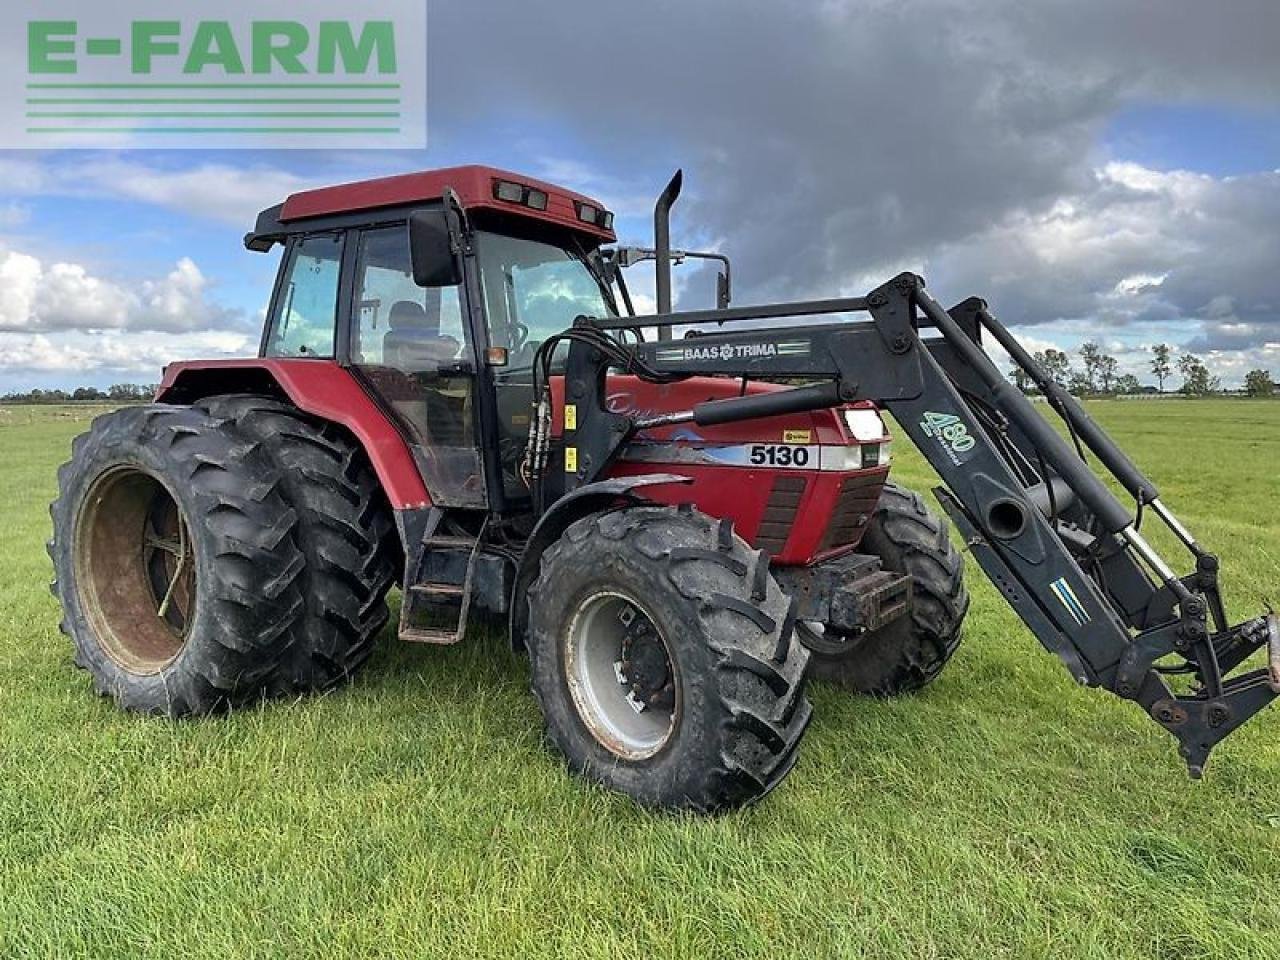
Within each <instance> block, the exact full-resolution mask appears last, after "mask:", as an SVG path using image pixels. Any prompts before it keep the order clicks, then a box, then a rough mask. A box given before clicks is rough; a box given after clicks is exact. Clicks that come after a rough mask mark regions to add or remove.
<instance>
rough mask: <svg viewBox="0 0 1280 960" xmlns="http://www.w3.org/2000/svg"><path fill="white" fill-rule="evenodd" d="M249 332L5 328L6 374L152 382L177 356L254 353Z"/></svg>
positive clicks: (1, 357)
mask: <svg viewBox="0 0 1280 960" xmlns="http://www.w3.org/2000/svg"><path fill="white" fill-rule="evenodd" d="M254 346H255V338H253V337H251V336H250V335H248V334H242V333H227V332H216V331H202V332H198V333H180V334H160V335H157V334H146V335H143V334H137V333H129V332H125V331H111V332H105V333H81V332H70V331H62V332H57V333H51V334H43V333H38V334H16V333H6V332H0V373H3V372H34V373H63V374H66V375H67V379H66V382H67V384H68V385H71V384H74V383H75V382H77V381H76V379H75V377H76V376H77V375H81V374H84V375H92V374H97V373H118V374H121V375H130V376H134V377H136V378H138V379H142V380H144V381H146V382H151V381H156V380H159V379H160V371H161V368H162V367H163V366H164V365H165V364H166V363H170V362H171V361H174V360H184V359H195V358H218V357H230V356H243V355H246V354H252V353H253V352H254Z"/></svg>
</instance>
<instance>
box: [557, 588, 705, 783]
mask: <svg viewBox="0 0 1280 960" xmlns="http://www.w3.org/2000/svg"><path fill="white" fill-rule="evenodd" d="M564 666H565V680H566V682H567V684H568V687H569V693H570V696H571V697H572V699H573V703H574V706H575V707H576V708H577V711H578V715H579V717H581V719H582V722H583V723H584V724H585V726H586V727H587V729H588V730H589V731H590V733H591V735H592V736H593V737H595V739H596V740H597V742H599V743H600V744H601V745H602V746H604V747H606V748H607V749H608V750H610V751H611V752H612V753H614V754H616V755H618V756H619V757H622V758H623V759H626V760H642V759H644V758H646V757H651V756H653V755H654V754H655V753H657V752H658V751H660V750H661V749H662V748H663V747H664V746H666V744H667V742H668V741H669V740H670V738H671V734H672V731H673V730H674V729H675V726H676V722H677V719H678V716H679V701H680V697H679V688H680V677H679V671H678V670H677V669H676V666H675V664H674V661H673V660H672V658H671V655H670V649H669V647H668V646H667V643H666V640H665V639H664V638H663V636H662V634H661V632H660V631H659V630H658V628H657V627H656V626H655V624H654V621H653V619H652V618H651V617H650V616H649V614H648V613H647V612H646V611H645V609H644V607H642V606H641V605H640V604H639V603H637V602H636V601H635V600H633V599H632V598H631V597H628V596H624V595H623V594H621V593H617V592H614V591H608V592H600V593H596V594H592V595H591V596H589V597H587V598H586V599H584V600H583V601H582V602H581V603H580V604H579V605H578V608H577V611H576V612H575V613H574V615H573V617H572V619H571V620H570V624H569V629H568V631H567V632H566V634H565V647H564Z"/></svg>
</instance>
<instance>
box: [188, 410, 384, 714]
mask: <svg viewBox="0 0 1280 960" xmlns="http://www.w3.org/2000/svg"><path fill="white" fill-rule="evenodd" d="M201 406H202V407H203V408H204V409H206V410H208V411H209V412H210V413H211V414H213V415H214V416H217V417H225V418H227V419H229V420H231V421H232V422H233V423H234V424H235V426H236V429H237V430H239V431H240V432H241V433H243V434H244V435H245V436H247V437H251V438H253V439H255V440H257V441H258V442H260V443H261V444H262V446H263V449H264V450H265V452H266V453H267V455H268V456H270V458H271V460H272V461H273V463H274V464H275V465H276V467H278V468H279V470H280V476H281V481H282V486H281V490H282V492H283V494H284V497H285V499H286V500H287V501H288V503H289V504H290V505H291V506H292V507H293V508H294V510H295V511H296V512H297V514H298V530H297V541H298V545H299V547H300V548H301V550H302V553H303V556H304V558H305V559H306V568H305V570H304V571H303V574H302V578H301V585H302V592H303V596H304V598H305V602H306V607H305V610H304V613H303V615H302V616H301V617H299V618H298V619H297V621H295V623H294V626H293V630H292V634H293V642H292V644H291V646H290V651H289V653H288V654H287V655H286V657H285V658H284V659H283V660H282V662H281V663H280V666H279V668H278V669H277V670H276V672H275V673H274V674H273V677H272V687H273V689H274V690H277V691H279V692H284V693H294V692H307V691H315V690H325V689H328V688H330V687H333V686H335V685H337V684H339V683H342V682H344V681H347V680H349V679H351V677H352V676H353V675H354V674H355V673H356V672H357V671H358V670H359V669H360V667H361V666H363V665H364V662H365V661H366V660H368V659H369V655H370V653H372V651H373V648H374V645H375V644H376V642H377V639H378V635H379V634H380V633H381V632H382V628H383V627H384V626H386V623H387V618H388V610H387V602H386V597H387V591H388V590H389V589H390V587H391V585H392V583H393V582H394V580H395V578H396V558H395V554H394V549H395V547H396V545H397V540H396V533H395V527H394V522H393V520H392V516H391V510H390V507H389V506H388V505H387V502H386V498H385V497H384V495H383V493H382V488H381V486H380V485H379V483H378V478H377V476H376V475H375V474H374V472H373V468H372V467H371V466H370V465H369V462H368V459H367V458H366V456H365V454H364V451H363V450H362V449H361V448H360V447H359V446H358V445H357V444H356V443H354V442H353V441H352V440H351V439H350V438H349V437H348V436H347V434H346V433H345V432H343V431H342V430H341V429H339V428H338V427H336V426H334V425H333V424H331V423H326V422H325V421H322V420H316V419H314V418H312V417H309V416H307V415H306V414H304V413H302V412H301V411H299V410H297V409H296V408H294V407H291V406H289V405H287V404H284V403H279V402H277V401H274V400H269V399H265V398H263V397H253V396H228V397H216V398H213V399H210V400H206V401H204V402H203V403H202V404H201Z"/></svg>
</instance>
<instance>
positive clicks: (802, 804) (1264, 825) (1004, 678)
mask: <svg viewBox="0 0 1280 960" xmlns="http://www.w3.org/2000/svg"><path fill="white" fill-rule="evenodd" d="M1094 409H1095V412H1096V413H1097V415H1098V416H1099V417H1100V418H1101V419H1102V420H1103V422H1104V423H1105V424H1106V425H1107V426H1108V427H1109V428H1112V429H1113V430H1114V432H1115V434H1116V436H1117V437H1118V438H1119V439H1120V441H1121V442H1122V443H1123V444H1124V445H1125V446H1126V447H1127V448H1128V449H1129V450H1130V451H1131V452H1132V453H1133V454H1134V455H1135V456H1136V457H1137V458H1138V459H1139V461H1140V462H1141V463H1143V464H1144V465H1146V466H1147V467H1148V469H1149V472H1150V473H1152V475H1153V477H1154V478H1155V479H1156V480H1157V482H1159V483H1161V484H1162V486H1163V492H1164V494H1165V499H1166V501H1167V502H1169V503H1170V504H1171V505H1173V506H1174V507H1175V509H1177V510H1178V511H1179V512H1180V514H1181V515H1182V517H1183V519H1184V520H1185V521H1186V522H1187V523H1188V524H1189V525H1191V526H1192V527H1193V529H1194V530H1195V531H1196V532H1197V533H1198V534H1199V535H1200V536H1201V538H1202V539H1203V540H1204V541H1205V542H1206V543H1207V544H1209V545H1211V546H1212V547H1214V548H1215V549H1217V550H1218V551H1219V552H1220V553H1221V554H1223V556H1224V558H1225V583H1226V587H1227V589H1228V591H1229V593H1230V597H1231V601H1232V608H1233V609H1232V613H1233V614H1234V615H1236V616H1237V617H1242V616H1245V615H1253V614H1255V613H1257V612H1259V610H1260V609H1261V606H1262V603H1263V601H1264V599H1265V598H1268V597H1270V598H1272V599H1273V600H1276V601H1280V517H1278V515H1277V506H1278V505H1280V403H1265V402H1256V403H1255V402H1247V401H1206V402H1179V401H1171V402H1165V403H1162V402H1109V403H1100V404H1096V405H1095V408H1094ZM88 416H89V414H88V413H86V412H84V411H74V412H71V411H67V410H48V409H35V408H21V407H16V408H8V409H0V956H3V957H10V956H13V957H26V956H41V957H44V956H48V957H53V956H57V957H69V956H82V955H86V956H121V957H124V956H128V957H134V956H142V957H157V958H166V960H168V958H174V957H217V958H229V957H242V956H243V957H310V956H314V957H342V956H376V955H384V956H411V957H426V956H437V955H440V956H450V957H466V956H475V955H487V956H502V957H508V956H511V957H521V958H536V957H587V956H590V957H610V958H620V957H635V958H641V957H668V956H673V957H699V958H701V957H726V958H742V957H780V956H793V955H794V956H804V957H827V956H833V957H834V956H849V957H904V956H905V957H983V958H990V957H1006V956H1010V957H1050V956H1052V957H1068V956H1069V957H1076V956H1087V957H1099V958H1104V957H1105V958H1116V957H1157V958H1179V960H1182V958H1195V957H1231V958H1244V957H1257V958H1265V957H1275V956H1277V955H1278V953H1280V744H1277V740H1280V710H1273V711H1272V712H1270V713H1268V714H1264V715H1263V716H1262V717H1261V718H1260V719H1259V720H1258V721H1256V722H1255V723H1253V724H1252V725H1251V726H1249V727H1248V728H1247V729H1245V730H1244V731H1241V732H1239V733H1237V734H1236V735H1234V736H1233V737H1232V738H1231V739H1229V740H1228V741H1227V743H1226V744H1224V745H1223V746H1222V747H1220V748H1219V750H1218V752H1217V753H1216V754H1215V755H1214V757H1213V760H1212V762H1211V763H1210V765H1209V770H1208V774H1207V776H1206V779H1204V780H1203V781H1201V782H1199V783H1194V782H1191V781H1189V780H1187V778H1186V776H1185V773H1184V768H1183V766H1182V764H1181V762H1180V760H1179V759H1178V757H1177V755H1176V752H1175V749H1174V746H1173V740H1172V738H1170V737H1169V736H1168V735H1166V734H1165V733H1163V732H1162V731H1160V730H1159V729H1158V728H1157V727H1156V726H1155V725H1154V724H1153V723H1151V722H1150V721H1149V720H1147V719H1146V718H1144V717H1143V716H1141V715H1140V714H1139V712H1138V710H1137V708H1136V707H1134V706H1133V705H1131V704H1125V703H1122V702H1120V701H1118V700H1115V699H1114V698H1111V697H1109V696H1107V695H1105V694H1103V693H1101V692H1099V691H1090V690H1085V689H1082V688H1079V687H1076V686H1075V685H1074V684H1072V683H1071V681H1070V679H1069V677H1068V676H1067V674H1066V672H1065V671H1064V670H1063V669H1062V668H1061V667H1060V666H1059V665H1058V663H1057V661H1056V660H1054V659H1053V658H1051V657H1050V656H1049V655H1048V654H1046V653H1044V652H1043V651H1042V650H1041V648H1040V647H1039V645H1038V644H1037V643H1036V642H1035V640H1034V639H1033V638H1032V637H1031V635H1030V634H1029V633H1028V632H1027V631H1026V630H1025V629H1023V627H1022V625H1021V623H1020V622H1019V621H1018V620H1017V619H1016V617H1015V616H1014V614H1013V613H1012V612H1011V611H1010V610H1008V609H1007V608H1006V607H1005V606H1004V604H1003V603H1002V602H1001V601H1000V600H999V599H998V597H997V596H996V594H995V592H994V591H993V589H992V588H991V587H990V586H989V585H988V584H987V583H986V582H985V580H983V579H982V577H981V574H980V572H978V571H977V570H976V565H973V564H971V565H970V573H971V578H970V583H971V587H972V590H973V594H974V603H973V608H972V611H971V613H970V615H969V620H968V628H967V633H966V639H965V642H964V644H963V645H962V647H961V649H960V652H959V654H958V655H957V656H956V659H955V661H954V663H953V664H952V666H951V667H950V668H949V669H948V670H947V671H946V672H945V673H944V674H943V675H942V677H941V678H940V679H939V681H938V682H937V683H936V684H935V685H933V686H932V687H930V688H929V689H928V690H927V691H926V692H925V693H923V694H922V695H919V696H915V697H910V698H906V699H902V700H899V701H896V702H873V701H868V700H859V699H853V698H851V697H848V696H845V695H842V694H840V693H839V692H837V691H835V690H833V689H830V688H823V687H819V688H816V689H814V690H813V693H812V696H813V700H814V704H815V718H814V722H813V725H812V727H811V728H810V731H809V734H808V736H807V739H806V740H805V743H804V746H803V748H802V751H801V753H802V756H801V759H800V763H799V765H798V766H797V768H796V770H795V772H794V773H793V774H792V776H791V777H790V779H789V780H787V781H786V782H785V783H784V784H783V786H782V787H781V788H780V789H779V790H778V791H777V792H775V793H774V794H773V795H772V796H770V797H769V798H768V799H767V800H766V801H765V802H764V803H763V804H762V805H760V806H759V807H757V808H755V809H752V810H747V811H743V812H740V813H736V814H733V815H730V816H724V817H720V818H718V819H696V818H690V817H683V816H670V815H655V814H652V813H647V812H644V811H642V810H640V809H637V808H636V807H634V806H633V805H632V804H631V803H630V802H629V801H627V800H625V799H623V798H621V797H618V796H614V795H611V794H608V793H605V792H603V791H601V790H599V789H595V788H590V787H587V786H584V785H583V784H582V783H580V782H578V781H577V780H575V779H572V778H571V777H569V776H568V775H567V774H566V773H565V772H564V771H563V769H562V767H561V766H560V764H559V762H558V761H557V760H556V758H555V757H553V756H552V755H551V754H549V753H548V752H547V751H546V750H545V749H544V748H543V746H542V743H541V737H540V730H539V718H538V716H537V712H536V709H535V707H534V703H533V700H532V698H531V697H530V696H529V695H528V693H527V690H526V679H527V673H526V668H525V664H524V663H523V661H521V660H520V659H518V658H516V657H514V656H513V655H511V654H510V653H509V652H508V651H507V650H506V648H505V646H504V641H503V640H502V639H501V638H498V637H479V638H476V637H473V638H471V639H470V640H469V641H468V642H467V643H466V644H464V645H461V646H459V647H457V648H449V649H437V648H408V647H403V646H399V645H397V643H396V642H395V640H394V637H393V636H391V635H390V634H388V636H387V637H386V638H385V641H384V643H383V645H382V646H381V648H380V651H379V653H378V654H377V655H376V656H375V659H374V660H373V662H372V664H371V665H370V667H369V668H368V670H367V671H366V672H365V673H363V674H362V675H361V676H360V678H359V680H358V681H357V682H356V683H355V684H354V685H353V686H352V687H350V688H348V689H346V690H342V691H339V692H337V693H334V694H331V695H328V696H325V697H321V698H316V699H311V700H305V701H300V702H290V703H277V704H272V705H269V706H266V707H263V708H261V709H257V710H254V711H251V712H247V713H244V714H241V715H238V716H234V717H231V718H221V719H213V720H207V721H195V722H180V723H172V722H168V721H164V720H158V719H146V718H140V717H136V716H125V715H122V714H120V713H118V712H117V711H116V710H115V708H114V707H113V706H112V705H111V704H110V703H108V702H107V701H104V700H101V699H99V698H98V697H96V696H94V695H93V693H92V691H91V688H90V684H89V680H88V678H87V676H86V675H85V674H84V673H82V672H81V671H79V670H77V669H76V668H75V667H74V666H73V665H72V662H71V655H70V651H69V647H68V644H67V643H66V642H65V641H64V640H63V638H62V637H61V636H60V635H59V634H58V631H57V622H58V613H57V609H56V605H55V602H54V600H53V599H52V598H51V597H50V595H49V593H48V591H47V589H46V586H45V585H46V583H47V582H48V580H49V577H50V569H49V563H48V560H47V558H46V555H45V550H44V541H45V539H46V538H47V537H48V535H49V530H48V526H49V518H48V513H47V510H46V506H47V503H48V501H49V500H50V499H51V497H52V496H53V493H54V471H55V469H56V467H57V465H58V463H59V462H61V461H62V460H63V459H64V458H65V457H66V455H67V451H68V447H69V443H70V440H71V437H72V436H73V435H74V434H76V433H77V432H79V431H81V430H83V429H84V428H85V427H86V426H87V420H88ZM895 453H896V456H897V475H898V479H899V480H900V481H902V482H906V483H909V484H911V485H914V486H919V487H924V486H927V485H928V483H929V476H928V471H927V469H926V468H925V466H924V464H923V461H922V460H921V459H920V457H919V456H918V455H917V454H916V453H915V451H914V450H911V449H908V445H907V444H906V443H905V442H904V443H900V444H899V445H898V447H897V450H896V451H895Z"/></svg>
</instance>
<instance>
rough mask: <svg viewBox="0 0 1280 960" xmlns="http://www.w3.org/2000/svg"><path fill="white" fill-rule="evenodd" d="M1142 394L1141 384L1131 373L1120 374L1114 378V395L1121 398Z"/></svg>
mask: <svg viewBox="0 0 1280 960" xmlns="http://www.w3.org/2000/svg"><path fill="white" fill-rule="evenodd" d="M1141 392H1142V384H1141V383H1139V382H1138V378H1137V377H1135V376H1134V375H1133V374H1132V373H1126V374H1122V375H1121V376H1119V377H1117V378H1116V393H1118V394H1120V395H1121V396H1126V397H1129V396H1133V395H1134V394H1136V393H1141Z"/></svg>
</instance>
